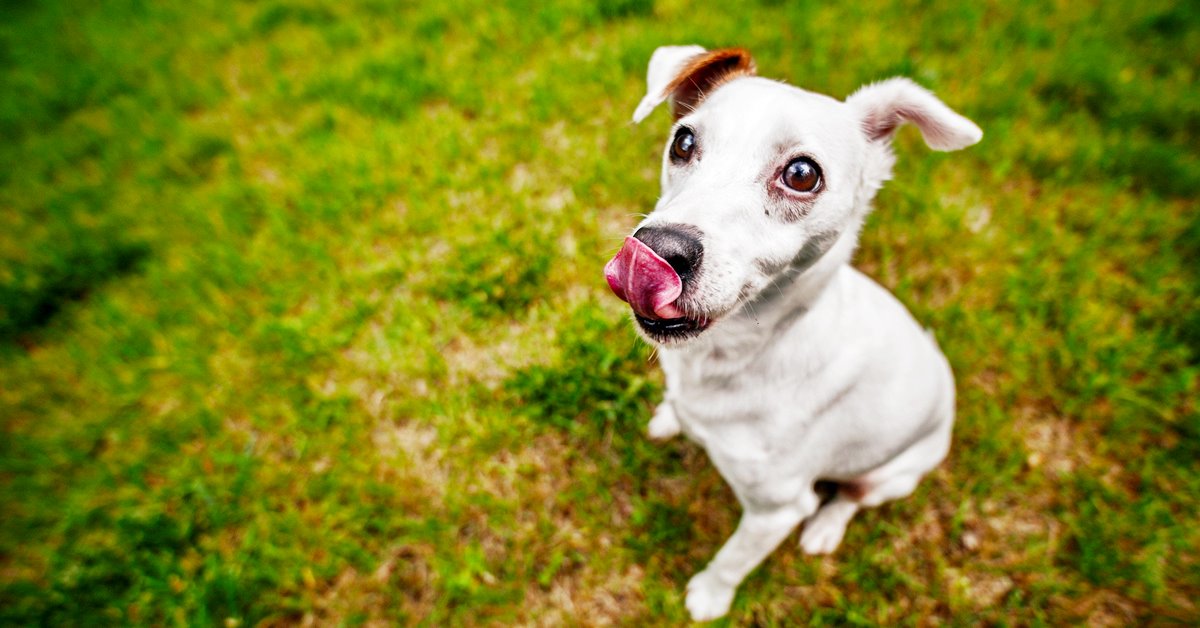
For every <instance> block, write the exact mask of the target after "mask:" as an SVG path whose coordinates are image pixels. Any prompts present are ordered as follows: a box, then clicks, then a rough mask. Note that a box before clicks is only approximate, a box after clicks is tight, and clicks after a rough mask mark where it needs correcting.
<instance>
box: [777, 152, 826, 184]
mask: <svg viewBox="0 0 1200 628" xmlns="http://www.w3.org/2000/svg"><path fill="white" fill-rule="evenodd" d="M783 184H784V185H786V186H788V187H789V188H792V189H793V190H796V191H797V192H814V191H816V189H817V188H818V187H820V186H821V169H820V168H818V167H817V164H815V163H813V160H811V159H809V158H807V157H801V158H800V159H796V160H793V161H792V162H791V163H789V164H788V165H787V168H784V169H783Z"/></svg>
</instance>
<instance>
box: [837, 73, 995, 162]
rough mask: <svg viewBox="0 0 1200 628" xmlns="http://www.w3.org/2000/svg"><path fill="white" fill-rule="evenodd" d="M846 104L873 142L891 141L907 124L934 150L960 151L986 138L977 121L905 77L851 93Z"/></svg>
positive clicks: (874, 84) (868, 86)
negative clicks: (897, 130) (902, 125)
mask: <svg viewBox="0 0 1200 628" xmlns="http://www.w3.org/2000/svg"><path fill="white" fill-rule="evenodd" d="M846 104H848V105H850V106H851V107H854V108H855V109H857V110H858V112H859V119H860V120H861V121H862V127H863V132H864V133H866V135H867V138H868V139H870V140H872V141H888V140H890V139H891V137H892V134H893V133H895V131H896V128H897V127H899V126H900V125H901V124H904V123H905V122H911V123H913V124H915V125H917V128H918V129H920V130H921V136H922V137H924V138H925V143H926V144H928V145H929V147H930V148H932V149H934V150H958V149H960V148H966V147H968V146H970V145H972V144H974V143H976V142H978V141H979V140H981V139H983V131H981V130H980V129H979V127H978V126H976V125H975V123H974V122H971V121H970V120H968V119H966V118H964V117H962V116H960V115H958V114H957V113H955V112H954V111H952V110H951V109H950V108H949V107H947V106H946V105H945V104H944V103H942V101H940V100H938V99H937V96H934V95H933V94H932V93H930V92H929V90H927V89H925V88H923V87H921V86H920V85H917V84H916V83H914V82H912V81H910V80H908V79H906V78H903V77H896V78H891V79H888V80H886V81H882V82H879V83H873V84H871V85H867V86H864V87H862V88H860V89H859V90H858V91H857V92H854V93H853V94H851V95H850V97H849V98H847V99H846Z"/></svg>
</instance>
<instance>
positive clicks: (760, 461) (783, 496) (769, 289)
mask: <svg viewBox="0 0 1200 628" xmlns="http://www.w3.org/2000/svg"><path fill="white" fill-rule="evenodd" d="M702 50H703V49H700V48H699V47H695V46H693V47H668V48H660V49H659V50H658V51H656V52H655V54H654V56H653V57H652V59H651V64H650V70H649V72H648V81H647V83H648V90H649V91H648V93H647V95H646V97H645V99H643V101H642V103H641V104H640V105H639V107H638V111H637V113H635V114H634V119H635V120H639V119H641V118H643V117H645V116H646V115H648V114H649V113H650V110H652V109H653V108H654V107H655V106H656V105H658V104H660V103H661V102H662V101H663V94H661V91H662V89H663V86H665V85H666V84H667V83H668V82H669V81H670V79H671V78H672V75H671V73H672V72H673V71H677V69H678V68H679V67H681V66H682V64H683V63H684V62H685V61H686V59H687V58H688V57H689V56H691V55H693V54H697V53H698V52H701V51H702ZM896 112H901V113H900V116H899V118H895V119H891V121H893V122H896V121H897V120H899V121H900V122H902V121H911V122H914V123H916V124H918V125H919V126H920V127H921V131H922V133H923V135H924V137H925V138H926V141H927V142H928V143H929V144H930V145H931V146H934V147H935V148H941V149H954V148H961V147H963V146H966V145H968V144H971V143H974V142H975V141H978V139H979V138H980V137H981V133H980V131H979V129H978V127H976V126H975V125H974V124H973V123H971V122H970V121H969V120H967V119H966V118H963V117H962V116H959V115H958V114H956V113H954V112H952V111H951V110H950V109H949V108H947V107H946V106H945V105H943V104H942V103H941V102H940V101H938V100H937V99H936V98H935V97H934V96H933V95H932V94H930V93H929V92H927V91H925V90H923V89H921V88H919V87H917V86H916V85H915V84H913V83H912V82H911V81H907V79H893V80H892V81H887V82H884V83H880V84H876V85H873V86H869V87H865V88H863V89H862V90H860V91H859V92H857V93H856V94H855V95H854V96H853V97H851V98H850V99H848V100H847V102H840V101H837V100H835V99H833V98H829V97H827V96H823V95H819V94H814V93H811V92H806V91H804V90H801V89H798V88H795V87H792V86H789V85H785V84H783V83H779V82H775V81H770V80H767V79H763V78H758V77H742V78H737V79H734V80H732V81H730V82H728V83H726V84H724V85H722V86H720V87H719V88H717V89H716V90H714V91H713V92H712V93H711V94H708V96H707V98H706V99H705V100H704V101H702V103H701V104H700V106H699V107H697V108H696V110H695V111H693V112H691V113H689V114H688V115H686V116H684V117H683V118H682V119H680V120H679V121H678V123H676V127H678V126H679V125H687V126H688V127H690V128H692V129H694V130H695V132H696V145H697V148H698V151H699V152H698V153H696V155H697V156H696V157H695V158H694V159H693V161H692V162H690V163H689V164H687V165H684V166H678V165H675V164H673V163H672V162H671V160H670V159H669V158H668V156H667V155H668V154H667V153H664V159H663V173H662V196H661V198H660V200H659V201H658V204H657V206H656V208H655V210H654V212H653V213H652V214H651V215H650V216H649V217H648V218H646V220H645V221H643V223H642V225H639V226H647V225H656V226H661V225H667V224H686V225H690V226H692V227H694V228H697V229H699V231H700V232H701V233H702V234H703V237H702V238H701V240H702V242H703V245H704V256H703V260H702V265H701V268H700V272H699V273H698V274H697V276H696V279H695V280H694V282H693V283H694V285H692V286H691V287H690V288H687V289H685V293H684V296H683V297H681V299H680V301H679V304H680V305H681V306H682V307H683V308H684V309H685V310H686V311H688V312H690V313H694V314H703V315H707V316H709V317H711V318H714V319H716V321H717V322H715V323H714V324H713V325H712V326H711V327H710V328H709V329H707V330H706V331H704V332H703V333H701V334H700V335H699V336H698V337H696V338H694V339H690V340H686V341H671V342H667V343H665V344H662V345H660V351H659V355H660V361H661V364H662V368H663V370H664V371H665V374H666V384H667V386H666V395H665V397H666V398H665V400H664V401H663V403H662V404H661V405H660V406H659V407H658V409H657V410H656V412H655V414H654V418H653V420H651V422H650V425H649V432H650V436H651V437H653V438H667V437H670V436H673V435H675V434H676V433H679V432H682V433H684V434H686V435H687V436H688V438H690V439H692V440H694V441H695V442H697V443H698V444H700V445H701V446H703V447H704V448H705V449H706V450H707V452H708V454H709V457H710V459H711V460H712V462H713V464H714V465H715V466H716V468H717V469H718V471H720V473H721V475H722V476H723V477H724V478H725V479H726V481H727V482H728V483H729V484H730V486H731V487H732V488H733V491H734V493H735V494H736V495H737V498H738V500H739V501H740V502H741V505H742V508H743V516H742V520H741V523H740V524H739V525H738V528H737V531H736V532H734V534H733V536H732V537H731V538H730V539H729V540H728V541H727V542H726V543H725V545H724V547H722V548H721V550H720V551H719V552H717V555H716V556H715V557H714V558H713V559H712V561H711V562H710V563H709V564H708V566H707V567H705V569H704V570H703V571H701V572H700V573H698V574H696V576H695V577H693V578H692V579H691V581H690V582H689V583H688V585H687V608H688V610H689V612H690V613H691V615H692V617H693V619H696V620H708V619H714V618H716V617H720V616H722V615H724V614H725V613H726V612H727V611H728V609H729V605H730V603H731V602H732V600H733V596H734V591H735V590H736V588H737V586H738V584H739V583H740V582H741V581H742V579H743V578H744V577H745V576H746V575H747V574H748V573H749V572H750V571H751V570H753V569H754V568H755V567H756V566H757V565H758V564H759V563H760V562H761V561H762V560H763V559H764V558H765V557H766V556H767V555H768V554H769V553H770V552H771V551H772V550H773V549H774V548H775V547H776V546H777V545H778V544H779V543H780V542H781V541H782V540H783V539H784V538H785V537H787V536H788V535H789V534H790V533H791V531H792V530H794V529H795V528H796V527H797V526H798V525H799V524H800V523H801V522H807V523H806V524H805V529H804V532H803V533H802V535H801V540H800V543H801V546H802V548H803V549H804V551H805V552H808V553H812V554H825V553H829V552H831V551H833V550H834V548H836V547H837V545H838V543H840V541H841V539H842V535H843V534H844V532H845V528H846V524H847V523H848V522H849V520H850V518H851V517H852V516H853V515H854V513H855V512H856V511H857V510H858V509H859V508H860V507H863V506H875V505H878V504H879V503H882V502H883V501H886V500H889V499H897V498H900V497H904V496H906V495H908V494H909V493H911V492H912V490H913V488H914V487H915V486H916V483H917V481H918V480H919V479H920V478H921V476H923V475H924V474H925V473H926V472H928V471H929V470H930V469H932V468H933V467H935V466H936V465H937V464H938V463H939V462H941V460H942V459H943V458H944V457H945V455H946V452H947V450H948V448H949V445H950V432H951V426H952V423H953V421H954V380H953V375H952V373H951V371H950V367H949V365H948V363H947V361H946V359H945V358H944V357H943V355H942V353H941V352H940V350H939V349H938V347H937V345H936V343H935V342H934V340H933V338H932V337H931V336H930V335H929V334H927V333H926V332H925V330H923V329H922V328H921V326H920V325H919V324H918V323H917V322H916V321H914V320H913V318H912V317H911V316H910V315H909V313H908V312H907V311H906V309H905V308H904V306H903V305H901V304H900V302H899V301H897V300H896V299H895V298H894V297H893V296H892V295H891V294H889V293H888V292H887V291H886V290H884V289H883V288H881V287H880V286H879V285H877V284H876V283H874V282H873V281H871V280H870V279H868V278H867V277H866V276H865V275H863V274H861V273H860V272H858V271H857V270H855V269H853V268H852V267H850V266H849V265H848V262H849V260H850V257H851V254H852V252H853V250H854V248H855V245H856V243H857V237H858V232H859V228H860V227H861V226H862V223H863V220H864V218H865V217H866V215H867V213H868V212H869V211H870V203H871V199H872V198H873V197H874V195H875V192H876V191H877V190H878V189H879V187H880V186H881V185H882V184H883V182H884V181H886V180H887V179H888V178H889V177H890V174H891V166H892V162H893V157H892V154H891V150H890V146H889V141H890V136H891V133H890V129H884V130H885V131H887V132H886V133H882V134H880V133H877V131H879V129H873V128H872V127H871V124H872V122H871V121H874V123H876V124H886V123H887V122H888V120H889V118H888V116H891V115H893V114H894V113H896ZM868 118H869V119H870V120H868ZM881 121H882V122H881ZM896 123H899V122H896ZM873 133H874V134H875V135H879V137H874V138H873V137H872V134H873ZM673 134H674V129H673V130H672V133H671V134H670V135H668V137H669V138H670V137H673ZM669 144H670V140H668V151H669ZM797 155H806V156H809V157H811V158H812V159H814V160H815V161H816V162H817V163H818V165H819V166H820V167H821V169H822V171H823V177H824V188H823V190H822V191H821V192H820V193H819V194H817V195H816V196H815V198H810V199H804V198H802V197H799V196H792V195H789V194H787V193H786V191H782V190H781V189H777V188H776V187H775V186H779V185H780V183H779V181H778V172H779V171H780V169H781V168H782V167H783V166H784V165H785V164H786V163H787V162H788V161H790V159H792V158H794V157H795V156H797ZM772 190H774V191H772ZM781 191H782V192H783V193H782V194H781ZM781 198H782V199H784V201H783V202H781V201H780V199H781ZM789 211H790V212H791V216H792V218H791V219H789V218H788V216H787V214H788V212H789ZM798 214H803V215H802V216H800V217H797V215H798ZM814 257H815V259H810V258H814ZM819 479H821V480H831V481H834V482H840V483H852V484H854V485H855V486H860V487H862V488H863V490H862V491H861V493H857V492H854V491H846V490H843V491H841V492H839V494H838V495H837V496H836V497H835V498H834V499H833V500H832V501H830V502H828V503H826V504H824V505H821V504H820V502H819V500H818V497H817V495H816V494H815V493H814V491H813V484H814V482H816V481H817V480H819Z"/></svg>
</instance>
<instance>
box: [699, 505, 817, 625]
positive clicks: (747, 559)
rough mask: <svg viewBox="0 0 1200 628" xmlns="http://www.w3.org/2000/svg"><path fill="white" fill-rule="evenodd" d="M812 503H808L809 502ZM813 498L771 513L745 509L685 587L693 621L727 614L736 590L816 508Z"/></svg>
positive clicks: (773, 510) (772, 510) (769, 511)
mask: <svg viewBox="0 0 1200 628" xmlns="http://www.w3.org/2000/svg"><path fill="white" fill-rule="evenodd" d="M810 501H811V504H810V503H809V502H810ZM816 504H817V502H816V496H815V495H813V496H812V499H811V500H807V499H806V500H804V501H803V503H802V504H798V505H797V504H791V505H787V506H783V507H778V508H775V509H771V510H750V509H747V510H746V512H745V513H744V514H743V515H742V520H741V522H740V523H738V527H737V530H736V531H735V532H734V533H733V536H731V537H729V540H728V541H726V542H725V545H724V546H723V547H722V548H721V551H719V552H717V555H716V556H715V557H713V559H712V562H710V563H708V566H707V567H705V568H704V571H701V572H700V573H698V574H696V575H695V576H693V577H692V579H691V580H690V581H689V582H688V585H687V609H688V612H689V613H691V615H692V619H693V620H694V621H708V620H710V619H716V618H718V617H721V616H722V615H724V614H725V613H727V612H729V605H730V604H731V603H732V602H733V594H734V592H735V591H737V587H738V585H739V584H741V582H742V579H744V578H745V577H746V576H747V575H748V574H749V573H750V572H751V571H753V570H754V568H755V567H757V566H758V564H759V563H761V562H762V561H763V559H764V558H766V557H767V554H770V553H771V551H772V550H774V549H775V548H776V547H778V546H779V544H780V543H781V542H782V541H783V539H785V538H787V535H788V534H790V533H791V532H792V530H794V529H795V528H796V526H798V525H800V522H801V521H803V520H804V518H805V517H807V516H809V515H811V514H812V512H813V511H814V510H815V509H816Z"/></svg>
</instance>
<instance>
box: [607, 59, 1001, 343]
mask: <svg viewBox="0 0 1200 628" xmlns="http://www.w3.org/2000/svg"><path fill="white" fill-rule="evenodd" d="M752 74H753V62H752V61H750V58H749V55H747V54H746V53H745V52H744V51H740V50H721V51H714V52H705V51H704V50H703V49H700V48H698V47H695V46H689V47H667V48H660V49H659V50H658V51H656V52H655V55H654V57H653V58H652V59H651V64H650V70H649V73H648V80H647V83H648V86H649V91H648V93H647V96H646V98H645V99H644V100H643V101H642V104H641V105H640V106H639V108H638V111H637V112H636V113H635V114H634V119H635V121H638V120H640V119H641V118H644V117H645V116H646V115H648V114H649V113H650V111H651V110H652V109H653V108H654V107H655V106H656V105H657V104H659V103H661V102H663V101H664V100H667V99H668V98H669V99H671V100H672V105H673V109H674V112H675V117H676V121H675V124H674V125H673V127H672V128H671V131H670V133H669V135H668V139H667V142H666V147H665V149H664V151H663V166H662V196H661V197H660V198H659V201H658V203H657V205H656V206H655V209H654V212H653V213H652V214H650V216H649V217H647V218H646V219H645V220H644V221H643V222H642V224H641V225H639V227H638V229H637V230H636V231H635V233H634V235H633V236H632V237H630V238H626V241H625V245H624V246H623V247H622V249H621V251H620V252H619V253H618V254H617V256H616V257H614V258H613V260H612V261H611V262H609V264H608V266H606V268H605V275H606V278H607V279H608V282H609V285H610V286H611V287H612V289H613V291H614V292H615V293H616V294H617V295H618V296H619V297H621V298H622V299H624V300H626V301H628V302H629V303H630V304H631V306H632V307H633V310H634V315H635V319H636V320H637V322H638V326H639V327H640V329H641V331H642V332H643V333H644V335H646V336H647V337H648V338H649V339H650V340H652V341H656V342H659V343H663V344H677V343H682V342H686V341H688V340H689V339H692V338H695V337H696V336H698V335H700V334H702V333H704V332H705V331H706V330H708V329H710V328H711V327H712V326H714V325H719V324H720V321H721V319H722V318H724V317H726V316H728V315H729V314H731V313H733V312H735V311H737V310H738V309H739V308H741V307H742V306H743V305H744V304H746V303H747V302H750V301H752V300H754V299H755V298H756V297H757V296H758V295H759V294H760V293H761V292H762V291H763V290H764V289H765V288H767V287H768V286H771V285H772V284H773V283H774V282H775V281H776V280H778V279H780V278H781V277H782V276H784V275H785V274H786V275H799V274H802V273H803V272H804V271H806V270H808V269H809V268H810V267H812V266H813V265H814V264H815V263H816V262H817V261H818V260H820V259H821V258H822V256H824V255H825V254H826V253H828V252H829V251H830V249H831V247H833V245H834V244H835V243H837V242H838V241H839V240H840V239H841V238H843V237H844V236H848V237H850V238H851V239H853V238H854V237H855V236H856V234H857V230H858V228H859V225H861V223H862V219H863V218H864V217H865V215H866V213H867V211H868V209H869V207H870V201H871V198H872V197H873V196H874V194H875V192H876V190H877V189H878V188H879V186H880V185H882V183H883V182H884V181H885V180H886V179H887V178H888V176H889V175H890V171H891V165H892V156H891V151H890V147H889V143H890V138H891V135H892V132H893V131H894V130H895V128H896V127H897V126H898V125H899V124H900V123H902V122H904V121H912V122H914V123H915V124H917V126H918V127H919V128H921V131H922V133H923V134H924V135H925V138H926V141H927V142H928V143H929V144H930V145H931V146H933V147H934V148H938V149H942V150H952V149H956V148H961V147H963V146H967V145H970V144H973V143H974V142H976V141H978V139H979V138H980V137H981V135H982V134H981V132H980V131H979V129H978V127H976V126H975V125H974V124H973V123H971V122H970V121H969V120H967V119H966V118H963V117H962V116H959V115H958V114H955V113H954V112H952V111H951V110H950V109H948V108H946V106H945V105H943V104H942V103H941V102H940V101H938V100H937V99H936V98H934V97H933V96H932V95H931V94H929V93H928V92H926V91H924V90H923V89H921V88H920V87H917V86H916V85H915V84H913V83H911V82H910V81H907V80H906V79H893V80H891V81H887V82H884V83H879V84H876V85H873V86H870V87H867V88H864V89H863V90H860V91H859V92H858V93H856V94H855V95H854V96H852V97H851V98H849V99H847V101H846V102H842V101H838V100H835V99H833V98H830V97H828V96H824V95H821V94H814V93H811V92H806V91H804V90H801V89H798V88H795V87H792V86H789V85H785V84H783V83H778V82H775V81H770V80H767V79H763V78H759V77H756V76H753V75H752ZM665 77H669V78H665ZM851 248H852V244H851V246H848V247H839V251H840V250H842V249H845V251H844V255H846V256H848V255H849V252H850V249H851ZM843 261H844V260H843Z"/></svg>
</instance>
